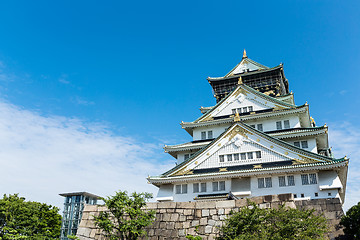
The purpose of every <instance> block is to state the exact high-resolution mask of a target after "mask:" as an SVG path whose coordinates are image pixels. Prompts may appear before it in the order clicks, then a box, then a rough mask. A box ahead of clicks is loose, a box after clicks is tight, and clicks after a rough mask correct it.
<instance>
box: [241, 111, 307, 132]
mask: <svg viewBox="0 0 360 240" xmlns="http://www.w3.org/2000/svg"><path fill="white" fill-rule="evenodd" d="M284 120H289V122H290V128H299V127H301V125H300V120H299V117H298V116H296V115H286V116H279V117H277V118H268V119H261V120H256V121H251V120H248V121H245V123H246V124H248V125H257V124H262V125H263V131H264V132H267V131H274V130H277V129H276V122H278V121H281V122H282V127H283V129H284Z"/></svg>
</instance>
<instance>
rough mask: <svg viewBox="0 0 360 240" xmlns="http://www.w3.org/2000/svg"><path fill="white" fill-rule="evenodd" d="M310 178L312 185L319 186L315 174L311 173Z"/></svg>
mask: <svg viewBox="0 0 360 240" xmlns="http://www.w3.org/2000/svg"><path fill="white" fill-rule="evenodd" d="M309 178H310V184H317V179H316V174H315V173H310V174H309Z"/></svg>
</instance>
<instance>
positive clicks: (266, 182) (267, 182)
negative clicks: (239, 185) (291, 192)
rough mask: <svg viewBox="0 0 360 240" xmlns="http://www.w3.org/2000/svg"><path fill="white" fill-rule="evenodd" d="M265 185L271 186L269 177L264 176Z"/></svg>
mask: <svg viewBox="0 0 360 240" xmlns="http://www.w3.org/2000/svg"><path fill="white" fill-rule="evenodd" d="M265 187H267V188H271V187H272V180H271V177H267V178H265Z"/></svg>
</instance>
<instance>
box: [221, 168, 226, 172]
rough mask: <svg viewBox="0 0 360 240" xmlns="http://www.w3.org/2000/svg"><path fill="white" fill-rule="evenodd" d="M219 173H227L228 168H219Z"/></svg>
mask: <svg viewBox="0 0 360 240" xmlns="http://www.w3.org/2000/svg"><path fill="white" fill-rule="evenodd" d="M219 172H227V168H219Z"/></svg>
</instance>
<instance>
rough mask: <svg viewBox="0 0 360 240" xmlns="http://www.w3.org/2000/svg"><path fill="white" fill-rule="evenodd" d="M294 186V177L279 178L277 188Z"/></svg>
mask: <svg viewBox="0 0 360 240" xmlns="http://www.w3.org/2000/svg"><path fill="white" fill-rule="evenodd" d="M286 180H287V181H286ZM286 186H295V180H294V176H293V175H290V176H287V177H285V176H279V187H286Z"/></svg>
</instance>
